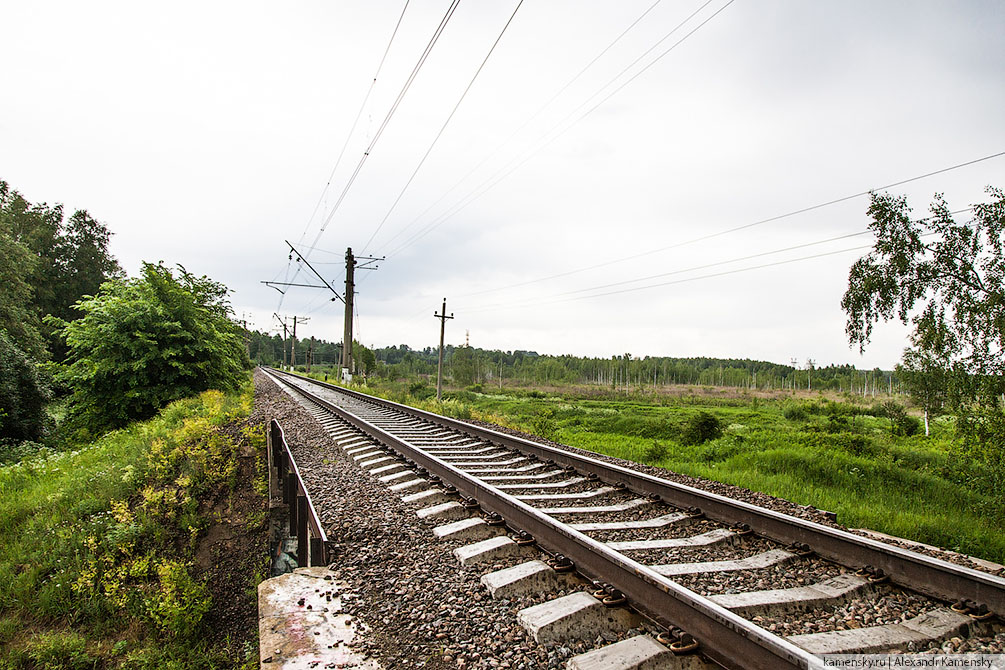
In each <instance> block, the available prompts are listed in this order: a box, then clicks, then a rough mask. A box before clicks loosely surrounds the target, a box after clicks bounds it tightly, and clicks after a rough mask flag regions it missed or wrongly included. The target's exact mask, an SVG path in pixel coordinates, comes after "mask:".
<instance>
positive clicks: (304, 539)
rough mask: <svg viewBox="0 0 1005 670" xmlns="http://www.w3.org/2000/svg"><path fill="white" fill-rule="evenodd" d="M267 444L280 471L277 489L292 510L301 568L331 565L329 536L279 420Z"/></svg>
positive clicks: (273, 423)
mask: <svg viewBox="0 0 1005 670" xmlns="http://www.w3.org/2000/svg"><path fill="white" fill-rule="evenodd" d="M267 442H268V451H269V453H268V457H269V463H271V464H272V467H274V468H276V483H277V486H278V488H280V489H281V490H282V495H283V503H285V504H286V505H288V506H289V509H290V535H292V536H293V537H295V538H297V565H299V566H301V567H307V566H317V565H327V564H328V535H327V534H326V533H325V531H324V528H323V527H322V526H321V519H319V518H318V513H317V511H316V510H315V509H314V503H312V502H311V496H310V494H309V493H308V492H307V487H306V486H305V485H304V480H303V479H302V478H301V477H300V470H299V469H298V468H297V463H296V460H294V458H293V452H291V451H290V446H289V444H287V442H286V434H285V433H284V432H283V428H282V426H280V425H279V422H278V421H276V420H275V419H272V420H271V421H270V422H269V431H268V440H267Z"/></svg>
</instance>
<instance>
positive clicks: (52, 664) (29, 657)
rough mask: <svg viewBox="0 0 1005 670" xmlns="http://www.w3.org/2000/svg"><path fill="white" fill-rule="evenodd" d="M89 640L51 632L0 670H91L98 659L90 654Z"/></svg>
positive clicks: (34, 642) (32, 643) (0, 666)
mask: <svg viewBox="0 0 1005 670" xmlns="http://www.w3.org/2000/svg"><path fill="white" fill-rule="evenodd" d="M87 647H88V645H87V640H86V639H85V638H84V637H83V636H82V635H80V634H79V633H76V632H74V631H52V632H45V633H41V634H40V635H37V636H35V637H33V638H32V639H31V640H30V641H29V643H28V644H27V646H26V647H25V648H24V649H20V650H18V651H16V652H15V653H13V654H12V655H11V657H10V658H9V659H7V662H6V663H3V662H0V668H5V670H6V669H7V668H9V669H10V670H15V669H17V670H21V669H22V668H23V669H24V670H34V669H35V668H46V670H92V669H93V668H98V667H100V666H99V659H98V658H95V657H94V656H92V655H91V654H90V653H89V652H88V648H87Z"/></svg>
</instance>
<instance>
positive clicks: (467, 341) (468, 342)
mask: <svg viewBox="0 0 1005 670" xmlns="http://www.w3.org/2000/svg"><path fill="white" fill-rule="evenodd" d="M464 346H465V347H470V346H471V331H470V330H465V331H464Z"/></svg>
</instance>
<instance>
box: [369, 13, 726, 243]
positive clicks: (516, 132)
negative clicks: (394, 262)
mask: <svg viewBox="0 0 1005 670" xmlns="http://www.w3.org/2000/svg"><path fill="white" fill-rule="evenodd" d="M660 2H662V0H656V2H654V3H653V4H651V5H650V6H649V7H648V8H647V9H646V10H645V11H644V12H642V14H640V15H639V16H638V17H637V18H636V19H635V20H634V21H632V23H631V24H629V26H628V27H627V28H625V29H624V30H623V31H621V34H619V35H618V36H617V37H615V38H614V40H613V41H612V42H610V43H609V44H608V45H607V46H606V47H604V48H603V49H602V50H601V51H600V52H599V53H598V54H597V55H596V56H594V57H593V59H592V60H591V61H590V62H589V63H587V64H586V65H585V66H584V67H583V68H582V69H581V70H580V71H579V72H577V73H576V75H575V76H573V77H572V79H570V80H569V81H567V82H566V83H565V85H564V86H562V87H561V88H560V89H559V90H558V91H557V92H556V93H555V94H554V95H552V96H551V98H549V99H548V101H547V102H545V103H544V104H543V105H541V107H539V108H538V109H537V111H536V112H534V113H533V114H532V115H531V116H530V117H529V118H528V119H527V120H526V121H524V122H523V123H522V124H521V125H520V127H519V128H517V129H516V130H514V131H513V132H512V133H510V135H509V137H507V138H506V139H505V140H503V141H502V142H501V143H500V144H499V145H498V146H497V147H496V148H495V149H493V150H492V151H491V152H489V153H488V154H487V155H486V156H485V157H483V158H482V159H481V160H480V161H478V163H477V164H476V165H475V166H474V167H472V168H471V169H469V170H468V171H467V173H466V174H465V175H464V176H463V177H461V178H460V179H458V180H457V182H456V183H454V185H453V186H451V187H450V188H449V189H447V190H446V192H444V193H443V195H441V196H440V197H439V198H437V199H436V200H435V201H433V202H432V203H431V204H430V205H429V206H428V207H426V209H425V210H423V211H422V212H421V213H420V214H419V215H418V216H416V217H415V218H414V219H412V221H410V222H409V223H408V225H406V226H405V227H403V228H401V229H399V230H398V232H396V233H395V234H394V235H392V236H391V237H390V238H389V239H388V240H387V244H390V243H391V242H393V241H394V240H396V239H397V238H398V237H399V236H401V235H402V234H404V233H405V232H406V231H407V230H408V229H409V228H411V227H412V226H413V225H415V224H416V223H417V222H419V221H420V220H421V219H422V218H423V217H424V216H426V214H428V213H429V212H430V211H431V210H432V209H433V208H434V207H436V206H437V205H439V204H440V203H441V202H443V200H444V199H445V198H446V197H447V196H448V195H450V194H451V193H453V192H454V191H455V190H457V188H458V187H459V186H460V185H461V184H463V183H464V182H465V181H467V180H468V178H469V177H470V176H471V175H473V174H474V173H475V172H476V171H478V169H479V168H481V167H482V166H483V165H485V163H487V162H488V161H489V160H491V159H492V158H494V157H495V156H496V155H498V154H499V152H500V151H501V150H502V149H503V148H504V147H506V146H508V145H509V144H510V143H511V142H512V141H513V139H514V138H516V137H517V136H518V135H519V134H520V133H521V132H523V130H524V129H525V128H527V126H529V125H530V124H531V123H533V122H534V121H535V120H536V119H537V118H538V117H539V116H540V115H541V114H542V113H543V112H544V110H546V109H547V108H548V107H550V106H551V104H552V103H553V102H555V100H557V99H558V97H559V96H560V95H561V94H562V93H564V92H565V91H566V90H568V88H569V87H570V86H572V85H573V84H574V83H576V82H577V81H578V80H579V78H580V77H582V76H583V75H584V74H585V73H586V72H587V71H588V70H589V69H590V68H591V67H593V65H595V64H596V62H597V61H598V60H600V58H601V57H603V56H604V54H606V53H607V52H608V51H610V50H611V49H612V48H613V47H614V46H615V45H616V44H617V43H618V42H620V41H621V39H622V38H623V37H624V36H625V35H627V34H628V32H629V31H631V29H632V28H634V27H635V26H636V25H638V24H639V22H641V21H642V19H644V18H645V17H646V16H647V15H648V14H649V13H650V12H651V11H652V10H653V9H655V8H656V6H657V5H658V4H660ZM708 2H711V0H708ZM708 2H706V3H705V4H708ZM702 7H704V5H702ZM699 9H701V8H699ZM650 50H651V49H650ZM591 97H592V96H591Z"/></svg>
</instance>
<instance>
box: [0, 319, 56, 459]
mask: <svg viewBox="0 0 1005 670" xmlns="http://www.w3.org/2000/svg"><path fill="white" fill-rule="evenodd" d="M50 395H51V394H50V391H49V386H48V384H47V383H46V382H45V381H44V380H43V379H42V378H40V376H39V374H38V370H37V369H36V365H35V363H34V361H32V360H31V359H30V358H28V356H27V355H26V354H25V353H24V352H23V351H21V350H20V349H19V348H18V347H17V345H15V344H14V343H13V342H12V341H11V340H10V339H9V338H8V337H7V334H6V333H4V332H2V331H0V439H6V440H11V441H21V440H34V441H38V440H41V439H42V437H43V436H44V435H45V433H46V432H47V429H48V427H49V417H48V414H46V411H45V403H46V402H48V401H49V398H50Z"/></svg>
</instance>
